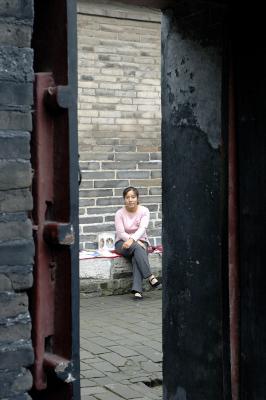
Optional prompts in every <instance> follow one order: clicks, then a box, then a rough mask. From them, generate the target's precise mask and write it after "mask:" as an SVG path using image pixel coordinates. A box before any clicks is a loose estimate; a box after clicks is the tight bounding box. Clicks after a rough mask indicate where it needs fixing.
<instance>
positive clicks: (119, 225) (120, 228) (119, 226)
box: [115, 212, 130, 241]
mask: <svg viewBox="0 0 266 400" xmlns="http://www.w3.org/2000/svg"><path fill="white" fill-rule="evenodd" d="M115 230H116V233H117V236H118V237H119V238H121V239H122V240H124V241H127V240H128V239H129V238H130V235H129V234H128V233H126V232H125V227H124V222H123V218H122V216H121V214H120V213H119V212H117V213H116V214H115Z"/></svg>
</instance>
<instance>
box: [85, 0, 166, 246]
mask: <svg viewBox="0 0 266 400" xmlns="http://www.w3.org/2000/svg"><path fill="white" fill-rule="evenodd" d="M103 3H104V2H101V1H100V2H99V1H97V2H96V1H80V2H79V3H78V60H79V62H78V74H79V102H78V116H79V126H78V128H79V152H80V167H81V170H82V177H83V180H82V185H81V188H80V243H81V248H87V249H89V248H94V247H97V233H98V232H102V231H114V224H113V221H114V213H115V211H116V210H117V209H118V208H119V207H120V206H121V205H122V203H123V201H122V191H123V189H124V188H125V187H126V186H129V185H133V186H136V187H138V188H139V190H140V194H141V199H140V200H141V203H142V204H144V205H146V206H148V207H149V209H150V211H151V222H150V225H149V236H150V238H151V242H152V244H159V243H161V147H160V146H161V139H160V136H161V109H160V103H161V100H160V86H161V83H160V75H161V72H160V52H161V49H160V43H161V38H160V11H158V10H152V9H145V8H143V7H142V8H139V7H135V6H132V5H131V6H129V5H122V4H119V3H117V2H112V1H110V2H108V4H103ZM105 3H106V2H105Z"/></svg>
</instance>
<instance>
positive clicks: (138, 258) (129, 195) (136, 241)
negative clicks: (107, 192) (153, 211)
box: [115, 186, 160, 300]
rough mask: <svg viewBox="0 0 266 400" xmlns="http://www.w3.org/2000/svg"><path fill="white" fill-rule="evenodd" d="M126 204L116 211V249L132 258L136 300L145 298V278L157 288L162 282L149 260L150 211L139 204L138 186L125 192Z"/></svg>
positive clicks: (133, 291)
mask: <svg viewBox="0 0 266 400" xmlns="http://www.w3.org/2000/svg"><path fill="white" fill-rule="evenodd" d="M123 198H124V203H125V206H124V207H122V208H120V209H119V210H118V211H117V212H116V214H115V229H116V243H115V249H116V252H117V253H119V254H122V255H123V256H125V257H127V258H129V259H131V261H132V267H133V286H132V290H131V292H132V293H134V298H135V299H136V300H141V299H142V298H143V296H142V280H143V279H148V280H149V283H150V285H151V286H152V287H153V288H155V287H157V286H158V285H159V284H160V282H159V281H158V279H157V278H156V277H155V276H154V275H153V274H152V273H151V268H150V264H149V259H148V251H147V250H148V246H149V240H148V237H147V232H146V229H147V227H148V225H149V220H150V212H149V210H148V208H147V207H144V206H141V205H140V204H139V192H138V189H136V188H134V187H133V186H130V187H128V188H126V189H125V190H124V191H123Z"/></svg>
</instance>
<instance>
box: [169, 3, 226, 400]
mask: <svg viewBox="0 0 266 400" xmlns="http://www.w3.org/2000/svg"><path fill="white" fill-rule="evenodd" d="M195 7H196V8H194V9H193V8H191V4H187V6H186V5H185V3H182V4H181V5H180V6H179V9H178V10H168V11H165V12H164V13H163V18H162V114H163V121H162V159H163V168H162V170H163V190H162V192H163V246H164V254H163V285H164V290H163V351H164V364H163V367H164V368H163V371H164V378H163V382H164V399H167V400H194V399H197V400H214V399H215V400H222V399H225V398H226V397H225V394H224V393H225V388H224V376H223V375H224V374H223V369H224V362H225V361H224V360H225V358H226V354H224V353H223V350H224V345H223V340H224V338H223V315H224V311H223V308H224V304H223V293H222V292H223V290H222V287H223V276H224V277H225V279H227V274H226V273H225V274H224V271H223V268H222V264H223V263H222V246H221V243H222V237H221V217H222V213H223V208H222V203H223V197H224V193H223V191H222V184H223V158H222V136H221V133H222V47H223V34H222V29H221V25H222V20H221V19H222V12H221V10H217V9H215V8H212V7H211V6H210V4H208V5H206V6H203V5H199V4H197V5H196V6H195ZM197 7H198V8H197ZM228 370H229V368H228Z"/></svg>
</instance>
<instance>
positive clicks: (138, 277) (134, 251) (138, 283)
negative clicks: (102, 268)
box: [115, 241, 152, 292]
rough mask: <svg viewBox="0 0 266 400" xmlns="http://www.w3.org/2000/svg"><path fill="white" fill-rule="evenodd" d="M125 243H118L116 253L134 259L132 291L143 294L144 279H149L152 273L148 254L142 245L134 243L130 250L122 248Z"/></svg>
mask: <svg viewBox="0 0 266 400" xmlns="http://www.w3.org/2000/svg"><path fill="white" fill-rule="evenodd" d="M122 245H123V241H119V242H117V243H116V246H115V248H116V251H117V252H118V253H119V254H122V255H123V256H125V257H127V258H131V259H132V267H133V285H132V291H135V292H142V280H143V278H144V279H146V278H149V277H150V276H151V275H152V273H151V268H150V264H149V259H148V253H147V251H146V249H144V248H143V247H142V246H141V245H140V244H138V243H137V242H134V243H133V244H132V246H130V248H129V249H124V248H122Z"/></svg>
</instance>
